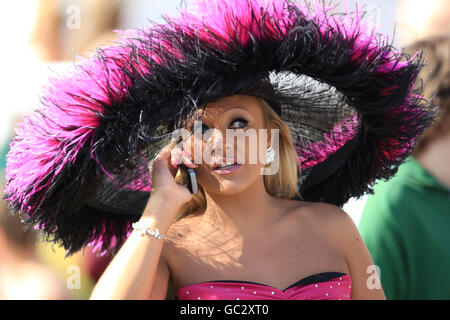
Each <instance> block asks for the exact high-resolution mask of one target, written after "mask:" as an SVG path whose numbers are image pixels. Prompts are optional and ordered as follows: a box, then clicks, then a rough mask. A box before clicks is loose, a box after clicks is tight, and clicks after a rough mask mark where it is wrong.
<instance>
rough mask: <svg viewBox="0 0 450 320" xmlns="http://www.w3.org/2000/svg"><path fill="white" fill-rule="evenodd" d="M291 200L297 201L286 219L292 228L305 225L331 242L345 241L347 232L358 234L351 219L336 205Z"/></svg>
mask: <svg viewBox="0 0 450 320" xmlns="http://www.w3.org/2000/svg"><path fill="white" fill-rule="evenodd" d="M292 201H295V202H296V203H297V205H296V206H294V207H293V209H292V210H291V211H290V213H289V217H288V219H287V223H288V225H290V226H291V227H292V228H296V227H300V226H302V227H305V226H306V227H307V228H309V230H313V231H315V232H316V233H318V234H321V235H323V236H324V237H326V238H328V239H329V240H330V241H332V242H335V241H345V239H346V238H347V235H349V234H352V235H359V232H357V227H356V225H355V223H354V222H353V219H352V218H351V217H350V215H349V214H347V213H346V212H345V211H344V210H342V209H341V208H339V207H338V206H335V205H332V204H329V203H325V202H308V201H296V200H292ZM344 235H345V236H344Z"/></svg>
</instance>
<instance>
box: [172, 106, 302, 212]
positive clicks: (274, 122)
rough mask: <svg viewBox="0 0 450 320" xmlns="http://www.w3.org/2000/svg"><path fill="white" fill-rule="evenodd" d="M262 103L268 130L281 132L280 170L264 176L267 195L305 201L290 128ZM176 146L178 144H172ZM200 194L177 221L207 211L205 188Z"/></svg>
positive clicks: (189, 203)
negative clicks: (298, 183) (299, 184)
mask: <svg viewBox="0 0 450 320" xmlns="http://www.w3.org/2000/svg"><path fill="white" fill-rule="evenodd" d="M258 100H259V101H260V106H261V111H262V116H263V119H264V124H265V126H266V128H268V129H269V130H270V129H278V130H279V145H278V151H279V161H280V163H279V168H278V171H277V173H275V174H273V175H264V185H265V187H266V190H267V193H269V194H270V195H272V196H276V197H279V198H285V199H291V198H293V197H295V196H297V197H299V198H300V199H301V200H304V199H303V197H302V195H301V193H300V191H299V190H298V185H297V179H298V173H299V170H300V169H299V168H300V160H299V158H298V155H297V152H296V150H295V148H294V144H293V142H292V135H291V131H290V129H289V127H288V126H287V125H286V124H285V123H284V121H283V120H281V118H280V117H279V116H278V114H277V113H276V112H275V111H274V110H273V109H272V108H271V107H270V106H269V104H268V103H267V101H265V100H264V99H262V98H258ZM172 143H173V144H175V143H176V142H172ZM198 189H199V192H198V193H197V194H195V195H194V196H193V197H192V199H191V200H190V201H188V202H187V203H185V204H184V205H183V206H182V207H181V209H180V210H179V212H178V214H177V218H176V219H175V220H176V221H178V220H180V219H182V218H183V217H185V216H186V215H188V214H190V213H194V212H196V213H201V212H203V211H204V210H205V209H206V196H205V191H204V189H203V187H202V186H201V185H200V184H199V185H198Z"/></svg>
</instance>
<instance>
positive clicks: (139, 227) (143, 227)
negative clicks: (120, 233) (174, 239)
mask: <svg viewBox="0 0 450 320" xmlns="http://www.w3.org/2000/svg"><path fill="white" fill-rule="evenodd" d="M131 226H132V227H133V229H135V230H136V231H138V232H140V233H141V236H142V237H143V236H144V235H146V234H149V235H151V236H153V237H155V238H157V239H160V240H161V239H164V240H166V239H167V238H166V236H165V235H163V234H161V233H159V230H158V228H156V229H155V230H154V231H153V230H152V229H150V227H149V226H148V225H147V224H145V223H142V222H139V221H138V222H134V223H133V224H132V225H131Z"/></svg>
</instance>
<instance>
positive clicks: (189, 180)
mask: <svg viewBox="0 0 450 320" xmlns="http://www.w3.org/2000/svg"><path fill="white" fill-rule="evenodd" d="M175 181H176V182H177V183H180V184H183V185H184V186H186V187H187V188H188V189H189V191H190V192H191V193H192V194H196V193H198V185H197V176H196V175H195V171H194V169H192V168H188V167H186V166H185V165H184V164H180V165H179V167H178V171H177V174H176V176H175Z"/></svg>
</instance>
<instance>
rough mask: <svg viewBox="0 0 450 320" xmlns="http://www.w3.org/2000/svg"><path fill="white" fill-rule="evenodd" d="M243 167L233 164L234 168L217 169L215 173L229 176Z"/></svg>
mask: <svg viewBox="0 0 450 320" xmlns="http://www.w3.org/2000/svg"><path fill="white" fill-rule="evenodd" d="M240 167H241V164H238V163H236V164H233V165H232V166H230V167H228V168H217V169H214V172H216V173H218V174H229V173H232V172H235V171H236V170H238V169H239V168H240Z"/></svg>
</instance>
